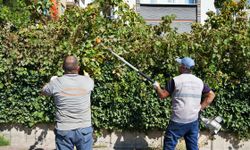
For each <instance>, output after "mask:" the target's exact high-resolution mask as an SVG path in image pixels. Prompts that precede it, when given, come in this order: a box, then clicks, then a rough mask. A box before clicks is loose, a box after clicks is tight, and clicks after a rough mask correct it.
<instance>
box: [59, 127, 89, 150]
mask: <svg viewBox="0 0 250 150" xmlns="http://www.w3.org/2000/svg"><path fill="white" fill-rule="evenodd" d="M92 133H93V129H92V127H87V128H79V129H74V130H57V129H55V135H56V149H57V150H74V146H75V147H76V149H77V150H92V145H93V137H92Z"/></svg>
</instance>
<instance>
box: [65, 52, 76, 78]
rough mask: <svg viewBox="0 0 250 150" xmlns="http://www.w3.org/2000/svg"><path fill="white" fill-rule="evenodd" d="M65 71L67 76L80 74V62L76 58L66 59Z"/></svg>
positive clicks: (68, 57) (69, 57)
mask: <svg viewBox="0 0 250 150" xmlns="http://www.w3.org/2000/svg"><path fill="white" fill-rule="evenodd" d="M63 70H64V73H66V74H69V73H72V74H75V73H78V71H79V65H78V61H77V59H76V57H75V56H67V57H65V58H64V61H63Z"/></svg>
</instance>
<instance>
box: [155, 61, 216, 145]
mask: <svg viewBox="0 0 250 150" xmlns="http://www.w3.org/2000/svg"><path fill="white" fill-rule="evenodd" d="M176 61H177V62H178V63H179V64H180V66H179V72H180V75H178V76H176V77H174V78H173V79H172V80H170V81H169V82H168V84H167V86H166V88H165V89H162V88H161V87H160V84H159V83H158V82H155V83H154V88H155V90H156V92H157V94H158V96H159V97H160V98H161V99H163V98H166V97H168V96H171V97H172V115H171V120H170V122H169V125H168V127H167V129H166V133H165V136H164V146H163V149H164V150H174V149H175V146H176V144H177V142H178V139H179V138H181V137H184V139H185V142H186V148H187V150H198V133H199V122H198V117H199V112H200V111H201V110H203V109H205V108H206V107H207V106H208V105H209V104H210V103H211V102H212V101H213V99H214V97H215V94H214V92H213V91H212V90H211V89H210V88H209V87H208V85H206V84H204V83H203V81H202V80H201V79H200V78H198V77H196V76H195V75H193V74H192V73H191V71H192V69H193V68H194V66H195V62H194V60H193V59H192V58H190V57H184V58H182V59H179V58H178V59H176ZM202 97H204V99H203V100H202V102H201V99H202Z"/></svg>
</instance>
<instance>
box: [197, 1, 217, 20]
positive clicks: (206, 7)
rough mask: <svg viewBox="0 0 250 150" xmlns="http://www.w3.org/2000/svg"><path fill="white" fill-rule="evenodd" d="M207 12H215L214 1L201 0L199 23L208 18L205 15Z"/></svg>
mask: <svg viewBox="0 0 250 150" xmlns="http://www.w3.org/2000/svg"><path fill="white" fill-rule="evenodd" d="M208 11H213V12H216V9H215V6H214V0H201V23H204V21H205V20H206V19H207V18H208V16H207V15H206V13H207V12H208Z"/></svg>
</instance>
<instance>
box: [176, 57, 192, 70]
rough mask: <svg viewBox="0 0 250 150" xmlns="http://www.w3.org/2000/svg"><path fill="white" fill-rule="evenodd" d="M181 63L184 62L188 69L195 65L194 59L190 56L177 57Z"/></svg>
mask: <svg viewBox="0 0 250 150" xmlns="http://www.w3.org/2000/svg"><path fill="white" fill-rule="evenodd" d="M176 61H177V62H178V63H179V64H183V65H184V66H185V67H186V68H187V69H192V68H193V67H194V65H195V63H194V60H193V59H192V58H190V57H184V58H182V59H181V58H176Z"/></svg>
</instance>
